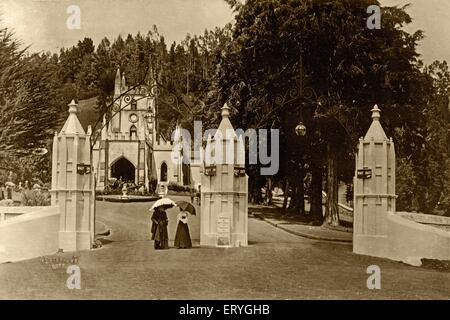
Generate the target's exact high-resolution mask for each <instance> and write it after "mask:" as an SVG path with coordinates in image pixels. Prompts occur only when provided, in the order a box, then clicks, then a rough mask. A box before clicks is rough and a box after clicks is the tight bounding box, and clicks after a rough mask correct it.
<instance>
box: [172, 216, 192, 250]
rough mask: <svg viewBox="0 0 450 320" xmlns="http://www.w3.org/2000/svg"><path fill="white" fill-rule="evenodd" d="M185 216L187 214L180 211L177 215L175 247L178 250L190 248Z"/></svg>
mask: <svg viewBox="0 0 450 320" xmlns="http://www.w3.org/2000/svg"><path fill="white" fill-rule="evenodd" d="M187 215H188V213H187V212H186V211H181V212H180V213H179V214H178V226H177V232H176V234H175V247H177V248H178V249H180V248H182V249H185V248H192V241H191V236H190V235H189V227H188V217H187Z"/></svg>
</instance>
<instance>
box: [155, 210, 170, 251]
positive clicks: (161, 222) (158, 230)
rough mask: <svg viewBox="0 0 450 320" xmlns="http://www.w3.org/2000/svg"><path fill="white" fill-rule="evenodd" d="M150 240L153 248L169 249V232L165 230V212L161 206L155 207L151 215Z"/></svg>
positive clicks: (167, 220) (166, 220) (166, 222)
mask: <svg viewBox="0 0 450 320" xmlns="http://www.w3.org/2000/svg"><path fill="white" fill-rule="evenodd" d="M152 222H153V223H152V240H154V241H155V249H157V250H158V249H169V233H168V232H167V224H168V222H169V219H167V213H166V211H165V210H164V208H163V207H162V206H160V207H156V208H155V209H154V211H153V215H152Z"/></svg>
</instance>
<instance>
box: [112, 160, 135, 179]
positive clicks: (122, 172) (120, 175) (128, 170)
mask: <svg viewBox="0 0 450 320" xmlns="http://www.w3.org/2000/svg"><path fill="white" fill-rule="evenodd" d="M111 177H113V178H116V179H122V181H123V182H135V178H136V168H135V167H134V165H133V164H132V163H131V162H130V161H129V160H128V159H127V158H125V157H121V158H119V159H117V160H116V161H115V162H114V163H113V164H112V166H111Z"/></svg>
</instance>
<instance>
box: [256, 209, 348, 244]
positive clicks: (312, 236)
mask: <svg viewBox="0 0 450 320" xmlns="http://www.w3.org/2000/svg"><path fill="white" fill-rule="evenodd" d="M253 216H254V217H256V218H258V219H260V220H262V221H264V222H266V223H268V224H270V225H271V226H274V227H275V228H279V229H281V230H283V231H286V232H288V233H290V234H293V235H296V236H299V237H303V238H308V239H312V240H321V241H330V242H339V243H347V244H348V243H352V242H353V240H351V239H349V240H347V239H338V238H333V237H323V236H316V235H313V234H309V233H305V232H299V231H294V230H291V229H288V228H285V227H283V224H284V223H274V222H272V221H269V220H267V219H265V218H264V217H263V216H262V215H261V214H253Z"/></svg>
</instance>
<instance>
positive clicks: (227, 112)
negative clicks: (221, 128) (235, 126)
mask: <svg viewBox="0 0 450 320" xmlns="http://www.w3.org/2000/svg"><path fill="white" fill-rule="evenodd" d="M229 116H230V107H229V106H228V104H227V103H226V102H225V104H224V105H223V107H222V118H228V117H229Z"/></svg>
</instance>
